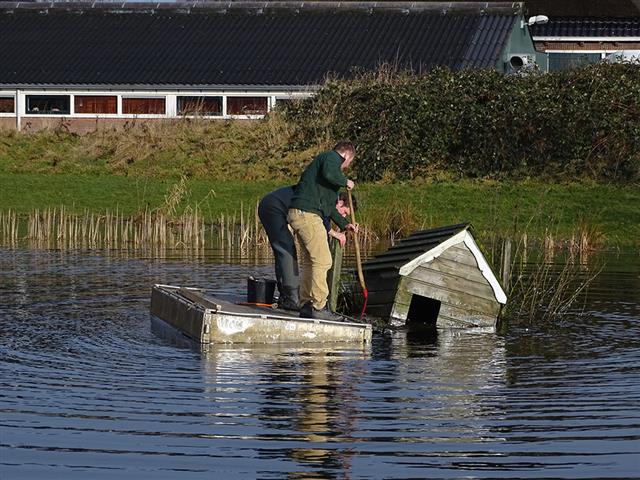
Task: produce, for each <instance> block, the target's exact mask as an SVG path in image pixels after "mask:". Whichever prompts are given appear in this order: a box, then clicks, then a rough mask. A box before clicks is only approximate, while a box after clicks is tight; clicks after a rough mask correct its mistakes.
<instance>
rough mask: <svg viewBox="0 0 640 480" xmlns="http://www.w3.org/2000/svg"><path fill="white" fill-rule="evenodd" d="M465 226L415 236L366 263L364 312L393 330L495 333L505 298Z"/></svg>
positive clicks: (364, 268) (419, 233) (422, 232)
mask: <svg viewBox="0 0 640 480" xmlns="http://www.w3.org/2000/svg"><path fill="white" fill-rule="evenodd" d="M470 227H471V225H470V224H468V223H464V224H459V225H451V226H447V227H440V228H433V229H430V230H422V231H419V232H415V233H413V234H412V235H410V236H409V237H407V238H405V239H403V240H401V241H400V242H398V243H397V244H396V245H394V246H393V247H391V248H389V250H387V251H386V252H384V253H382V254H380V255H376V256H375V257H374V258H372V259H371V260H369V261H367V262H366V263H365V264H364V265H363V267H362V268H363V271H364V275H365V279H366V284H367V288H368V290H369V297H368V304H367V312H368V313H369V314H371V315H374V316H377V317H381V318H383V319H389V323H390V324H391V325H393V326H403V325H405V324H407V325H411V324H419V325H430V326H435V327H439V328H469V327H484V328H489V329H495V327H496V322H497V319H498V316H499V314H500V311H501V309H502V306H503V305H505V304H506V302H507V296H506V294H505V292H504V291H503V289H502V287H501V286H500V282H499V281H498V279H497V278H496V276H495V275H494V273H493V271H492V270H491V267H490V266H489V264H488V262H487V260H486V259H485V257H484V255H483V254H482V252H481V251H480V248H479V247H478V244H477V243H476V241H475V239H474V238H473V234H472V231H471V228H470Z"/></svg>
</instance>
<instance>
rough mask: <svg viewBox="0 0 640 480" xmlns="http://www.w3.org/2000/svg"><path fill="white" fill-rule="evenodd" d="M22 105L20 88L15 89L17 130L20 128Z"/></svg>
mask: <svg viewBox="0 0 640 480" xmlns="http://www.w3.org/2000/svg"><path fill="white" fill-rule="evenodd" d="M21 106H22V105H21V104H20V89H16V129H17V130H18V131H20V130H21V128H22V125H21V123H22V122H21V121H20V107H21Z"/></svg>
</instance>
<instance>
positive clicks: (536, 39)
mask: <svg viewBox="0 0 640 480" xmlns="http://www.w3.org/2000/svg"><path fill="white" fill-rule="evenodd" d="M533 41H534V42H640V37H533Z"/></svg>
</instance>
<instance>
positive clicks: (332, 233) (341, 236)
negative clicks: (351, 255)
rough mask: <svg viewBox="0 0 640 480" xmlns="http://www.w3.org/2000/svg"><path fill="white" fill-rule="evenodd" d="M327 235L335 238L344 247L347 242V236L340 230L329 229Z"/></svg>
mask: <svg viewBox="0 0 640 480" xmlns="http://www.w3.org/2000/svg"><path fill="white" fill-rule="evenodd" d="M329 235H330V236H332V237H333V238H335V239H336V240H338V241H339V242H340V246H341V247H344V246H345V244H346V243H347V236H346V235H345V234H344V233H342V232H336V231H335V230H330V231H329Z"/></svg>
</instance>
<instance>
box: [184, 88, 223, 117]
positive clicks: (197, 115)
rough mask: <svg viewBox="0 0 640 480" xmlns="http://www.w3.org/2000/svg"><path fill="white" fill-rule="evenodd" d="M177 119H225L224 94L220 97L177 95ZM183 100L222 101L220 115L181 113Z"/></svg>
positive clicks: (210, 95)
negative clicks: (205, 99) (181, 101)
mask: <svg viewBox="0 0 640 480" xmlns="http://www.w3.org/2000/svg"><path fill="white" fill-rule="evenodd" d="M175 97H176V114H175V116H176V118H183V117H184V118H199V117H202V118H223V117H224V105H225V97H224V95H222V94H219V95H213V94H207V95H203V94H200V95H185V94H182V93H178V94H176V96H175ZM182 98H217V99H218V100H219V101H220V113H203V114H198V113H181V112H180V100H181V99H182Z"/></svg>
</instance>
